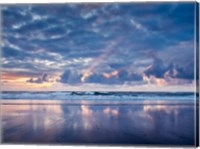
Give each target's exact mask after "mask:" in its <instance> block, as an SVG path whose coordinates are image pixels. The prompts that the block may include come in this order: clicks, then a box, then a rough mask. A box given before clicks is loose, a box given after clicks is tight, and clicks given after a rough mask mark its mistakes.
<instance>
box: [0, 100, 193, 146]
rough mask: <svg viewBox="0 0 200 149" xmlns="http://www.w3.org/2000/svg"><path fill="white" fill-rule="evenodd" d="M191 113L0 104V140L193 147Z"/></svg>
mask: <svg viewBox="0 0 200 149" xmlns="http://www.w3.org/2000/svg"><path fill="white" fill-rule="evenodd" d="M194 110H195V109H194V102H193V101H191V100H184V101H181V100H177V101H176V100H173V101H166V100H155V101H154V100H151V101H150V100H143V101H130V100H127V101H126V100H125V101H123V102H119V101H118V102H117V101H116V102H114V101H111V102H108V101H101V100H98V101H95V102H94V101H91V100H90V101H88V100H77V101H74V102H72V101H63V100H24V99H23V100H2V127H3V133H2V138H3V140H2V141H3V143H6V144H13V143H19V144H99V145H106V144H107V145H119V144H120V145H168V146H171V145H186V146H191V145H194V144H195V142H194V140H195V139H194V135H195V127H194V123H195V119H194V112H195V111H194Z"/></svg>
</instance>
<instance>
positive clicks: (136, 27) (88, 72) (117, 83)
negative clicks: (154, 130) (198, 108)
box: [1, 2, 195, 91]
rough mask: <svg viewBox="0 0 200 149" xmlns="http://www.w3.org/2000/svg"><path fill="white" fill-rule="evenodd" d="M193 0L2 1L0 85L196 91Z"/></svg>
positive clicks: (27, 88) (28, 88) (46, 88)
mask: <svg viewBox="0 0 200 149" xmlns="http://www.w3.org/2000/svg"><path fill="white" fill-rule="evenodd" d="M194 10H195V3H194V2H187V3H186V2H185V3H184V2H181V3H180V2H168V3H164V2H157V3H150V2H148V3H143V2H142V3H82V4H81V3H78V4H73V3H68V4H17V5H16V4H15V5H3V6H2V7H1V11H2V29H1V32H2V37H1V38H2V52H1V57H2V58H1V73H2V76H1V84H2V90H4V91H19V90H22V91H193V90H194V85H195V81H194V54H195V51H194V40H195V39H194V25H195V20H194V17H195V15H194Z"/></svg>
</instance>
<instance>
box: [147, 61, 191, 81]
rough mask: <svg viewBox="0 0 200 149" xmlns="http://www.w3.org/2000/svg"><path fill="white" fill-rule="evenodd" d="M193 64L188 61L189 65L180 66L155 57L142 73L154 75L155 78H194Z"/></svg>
mask: <svg viewBox="0 0 200 149" xmlns="http://www.w3.org/2000/svg"><path fill="white" fill-rule="evenodd" d="M193 68H194V64H193V63H190V64H189V66H187V65H186V66H185V67H184V68H183V67H180V66H178V65H175V64H173V63H170V64H164V62H163V61H162V60H161V59H159V58H155V59H154V62H153V64H152V65H150V66H149V67H148V68H147V69H146V70H145V71H144V73H145V74H146V75H147V76H148V77H150V76H155V77H156V78H166V77H171V78H177V79H189V80H192V79H194V71H192V70H193Z"/></svg>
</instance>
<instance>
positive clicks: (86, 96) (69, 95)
mask: <svg viewBox="0 0 200 149" xmlns="http://www.w3.org/2000/svg"><path fill="white" fill-rule="evenodd" d="M1 99H36V100H37V99H38V100H39V99H51V100H76V99H77V100H82V99H83V100H157V99H158V100H193V99H195V94H194V93H188V92H185V93H184V92H182V93H180V92H178V93H166V92H93V91H90V92H10V91H9V92H2V93H1Z"/></svg>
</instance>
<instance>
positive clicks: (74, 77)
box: [60, 70, 81, 85]
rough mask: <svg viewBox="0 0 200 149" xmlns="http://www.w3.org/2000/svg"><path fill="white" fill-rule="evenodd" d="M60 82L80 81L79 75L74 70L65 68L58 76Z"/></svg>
mask: <svg viewBox="0 0 200 149" xmlns="http://www.w3.org/2000/svg"><path fill="white" fill-rule="evenodd" d="M60 82H61V83H65V84H72V85H73V84H74V85H76V84H79V83H81V75H80V74H78V73H77V72H75V71H71V70H65V71H64V73H63V74H62V75H61V76H60Z"/></svg>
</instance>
